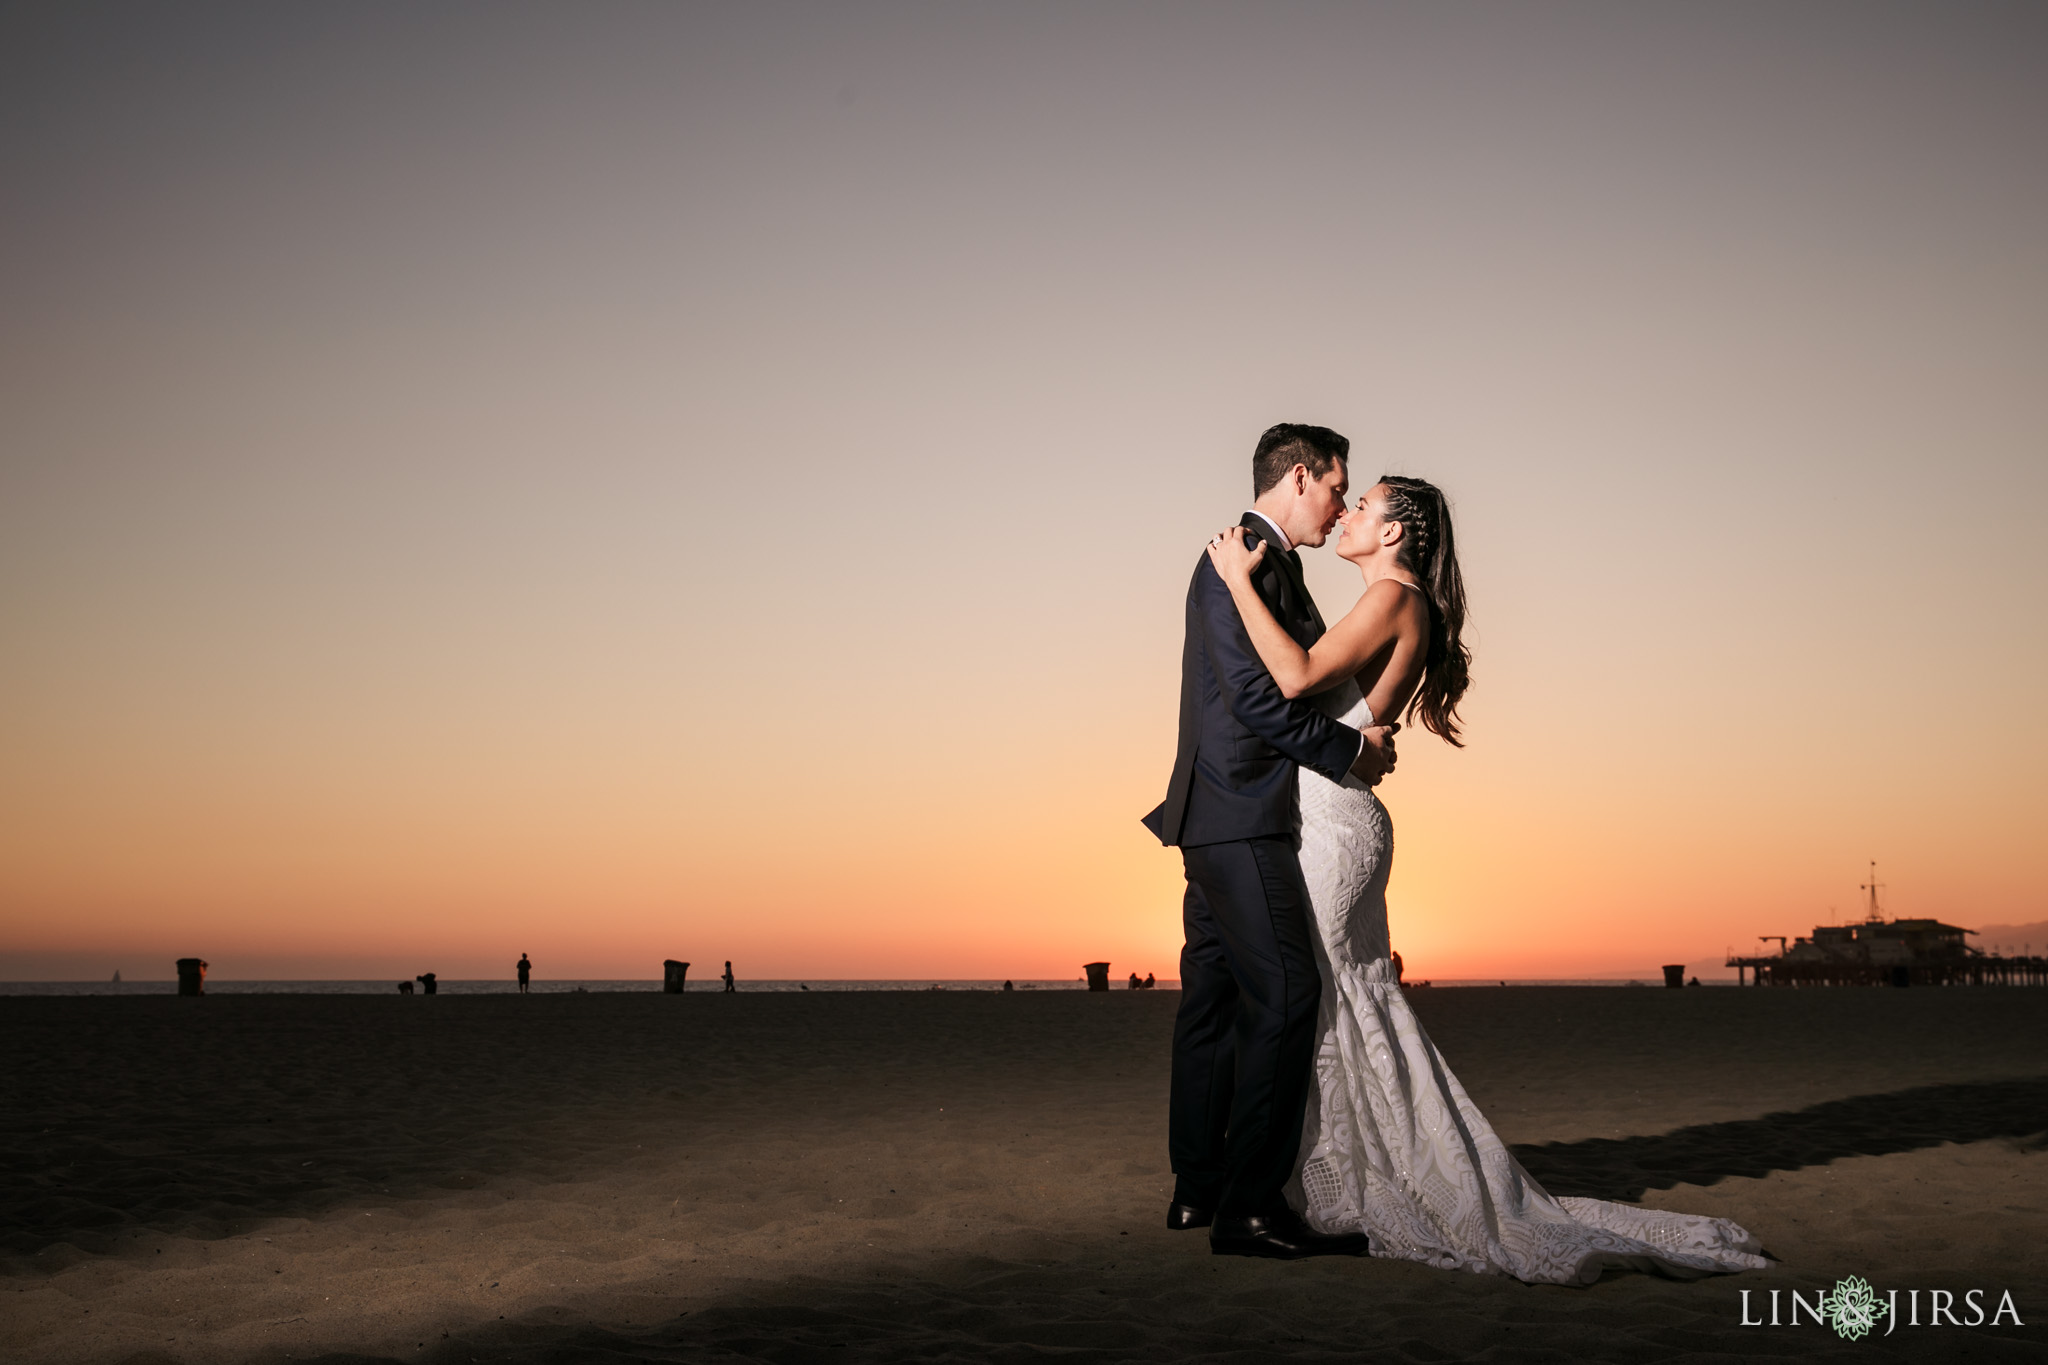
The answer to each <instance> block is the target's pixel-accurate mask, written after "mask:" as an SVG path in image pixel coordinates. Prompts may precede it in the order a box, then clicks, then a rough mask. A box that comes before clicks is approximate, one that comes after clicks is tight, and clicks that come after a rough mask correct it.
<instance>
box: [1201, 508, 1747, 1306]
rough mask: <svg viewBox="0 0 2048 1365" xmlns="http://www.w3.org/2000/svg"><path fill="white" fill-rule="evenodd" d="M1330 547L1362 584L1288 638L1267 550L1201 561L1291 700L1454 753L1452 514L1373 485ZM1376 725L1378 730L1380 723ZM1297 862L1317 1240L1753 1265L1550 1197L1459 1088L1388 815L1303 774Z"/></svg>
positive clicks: (1583, 1261) (1542, 1275) (1530, 1266)
mask: <svg viewBox="0 0 2048 1365" xmlns="http://www.w3.org/2000/svg"><path fill="white" fill-rule="evenodd" d="M1339 524H1340V525H1341V526H1342V527H1343V534H1342V536H1341V538H1340V539H1339V540H1338V542H1337V554H1338V555H1339V556H1340V557H1341V558H1344V559H1348V560H1350V561H1351V562H1352V563H1354V564H1356V565H1357V566H1358V567H1359V570H1360V572H1361V573H1363V575H1364V577H1365V592H1364V593H1363V594H1362V595H1361V596H1360V597H1359V599H1358V603H1357V605H1356V606H1354V607H1352V609H1351V611H1350V613H1349V614H1348V615H1346V616H1345V617H1344V619H1343V620H1341V621H1339V622H1337V624H1336V625H1334V626H1332V627H1331V628H1330V630H1329V632H1328V633H1327V634H1325V635H1324V636H1323V637H1322V638H1321V639H1319V640H1317V641H1316V643H1315V646H1314V647H1313V648H1312V649H1307V650H1304V649H1303V648H1302V647H1301V646H1300V645H1299V644H1297V643H1296V642H1295V640H1294V639H1293V637H1291V636H1290V635H1288V634H1287V632H1286V631H1285V630H1284V629H1282V628H1281V625H1280V623H1279V622H1278V621H1276V620H1275V619H1274V618H1273V614H1272V612H1271V611H1269V610H1268V609H1267V607H1266V604H1265V602H1264V601H1263V600H1262V599H1261V598H1260V596H1259V594H1258V592H1257V591H1256V590H1255V589H1254V588H1253V586H1252V578H1251V575H1252V570H1253V569H1254V568H1255V567H1256V566H1257V565H1258V563H1259V561H1260V560H1261V559H1262V558H1263V557H1264V556H1265V553H1266V547H1265V545H1264V544H1260V545H1258V546H1257V547H1256V548H1253V549H1247V548H1246V545H1245V540H1244V533H1243V531H1242V530H1241V529H1240V528H1238V527H1235V526H1233V527H1230V528H1229V529H1227V530H1225V531H1224V532H1223V533H1222V534H1221V535H1220V536H1219V537H1217V539H1215V540H1213V541H1211V542H1210V544H1209V557H1210V559H1211V560H1212V561H1213V562H1214V563H1215V566H1216V571H1217V573H1218V574H1219V575H1220V576H1221V577H1222V579H1223V581H1224V583H1225V584H1227V585H1228V586H1229V588H1230V594H1231V597H1232V599H1233V600H1234V601H1235V602H1236V603H1237V609H1238V613H1239V614H1240V616H1242V617H1243V620H1244V624H1245V629H1246V630H1247V631H1248V632H1249V634H1250V636H1251V641H1252V644H1253V645H1254V647H1256V648H1257V650H1258V652H1259V658H1260V659H1261V660H1262V661H1263V662H1264V663H1265V665H1266V668H1267V671H1269V672H1270V673H1271V674H1272V675H1273V680H1274V681H1275V682H1276V683H1278V684H1279V686H1280V690H1281V691H1282V692H1283V693H1285V694H1286V695H1287V696H1288V697H1290V698H1293V697H1303V696H1307V697H1312V698H1314V701H1315V704H1316V705H1318V706H1320V707H1321V708H1322V709H1323V710H1324V711H1325V712H1326V713H1328V714H1329V715H1330V716H1331V717H1332V718H1334V719H1335V720H1337V721H1338V722H1340V723H1342V724H1345V725H1354V726H1357V725H1368V724H1371V723H1373V721H1374V719H1375V718H1388V717H1394V716H1398V715H1401V714H1402V712H1403V710H1404V709H1405V710H1406V713H1407V715H1408V716H1409V717H1410V718H1415V717H1418V716H1419V717H1420V719H1421V721H1422V724H1423V725H1424V726H1426V727H1427V728H1428V729H1429V730H1431V731H1433V732H1434V733H1435V734H1437V735H1438V736H1440V737H1442V738H1443V739H1444V740H1446V741H1448V742H1449V743H1451V744H1454V745H1460V746H1461V747H1462V743H1461V741H1460V740H1459V738H1458V703H1459V701H1460V700H1461V699H1462V698H1463V696H1464V694H1465V688H1466V684H1467V681H1468V665H1469V661H1470V657H1471V655H1470V651H1469V650H1467V649H1466V647H1465V645H1464V644H1463V643H1462V642H1461V641H1460V639H1459V634H1460V632H1461V630H1462V629H1463V627H1464V623H1465V586H1464V580H1463V577H1462V576H1461V575H1460V573H1459V571H1458V557H1457V551H1456V547H1455V545H1454V543H1453V540H1452V534H1451V518H1450V509H1449V507H1448V506H1447V504H1446V503H1445V501H1444V496H1443V494H1442V493H1441V492H1439V491H1438V490H1437V489H1436V487H1435V486H1434V485H1432V484H1429V483H1425V482H1423V481H1422V480H1421V479H1408V478H1397V477H1392V476H1389V477H1386V478H1383V479H1381V480H1380V481H1379V482H1378V483H1377V484H1375V485H1373V487H1372V488H1370V489H1368V490H1367V491H1366V493H1365V496H1364V497H1362V498H1361V499H1359V504H1358V506H1356V507H1355V508H1352V509H1351V510H1349V511H1347V512H1345V513H1344V514H1343V516H1342V517H1340V518H1339ZM1382 723H1383V722H1382ZM1299 781H1300V788H1299V795H1300V803H1301V870H1302V874H1303V876H1304V877H1306V879H1307V881H1308V888H1309V895H1310V900H1311V903H1312V904H1313V906H1314V909H1315V919H1316V928H1317V930H1318V937H1319V939H1320V944H1319V948H1318V951H1317V954H1316V958H1317V965H1318V967H1319V969H1320V971H1321V974H1322V979H1323V992H1322V1008H1321V1018H1320V1020H1319V1021H1318V1035H1317V1036H1318V1042H1317V1046H1316V1060H1315V1069H1316V1076H1315V1080H1316V1083H1315V1085H1314V1087H1313V1088H1312V1089H1311V1091H1310V1095H1309V1101H1308V1114H1307V1119H1306V1122H1305V1123H1304V1125H1303V1129H1302V1156H1301V1164H1300V1166H1299V1168H1298V1170H1297V1172H1296V1175H1295V1178H1294V1180H1292V1181H1291V1182H1290V1183H1289V1186H1288V1192H1287V1193H1288V1199H1289V1201H1290V1202H1291V1203H1292V1204H1294V1205H1295V1207H1296V1208H1298V1209H1299V1210H1300V1211H1301V1213H1302V1215H1303V1217H1304V1218H1306V1220H1307V1221H1308V1223H1309V1224H1310V1225H1311V1226H1312V1227H1314V1228H1316V1229H1317V1230H1318V1231H1321V1232H1326V1233H1338V1232H1363V1233H1365V1234H1366V1235H1367V1236H1368V1237H1369V1238H1370V1239H1371V1243H1372V1254H1373V1255H1375V1256H1396V1257H1401V1258H1404V1259H1406V1260H1411V1261H1422V1262H1425V1263H1427V1264H1429V1265H1433V1266H1438V1267H1441V1268H1443V1269H1446V1270H1470V1271H1478V1272H1482V1273H1493V1274H1506V1275H1513V1276H1515V1277H1516V1278H1518V1279H1522V1280H1527V1281H1532V1282H1541V1283H1548V1284H1585V1283H1590V1282H1592V1281H1593V1280H1596V1279H1598V1278H1599V1276H1600V1274H1601V1272H1602V1271H1603V1270H1605V1269H1608V1268H1610V1267H1629V1268H1635V1269H1642V1270H1654V1271H1657V1272H1660V1273H1663V1274H1667V1275H1679V1276H1692V1275H1702V1274H1710V1273H1713V1272H1716V1271H1731V1270H1750V1269H1758V1268H1761V1267H1762V1266H1764V1265H1765V1264H1766V1262H1765V1260H1764V1258H1763V1257H1762V1256H1760V1255H1758V1254H1757V1252H1758V1250H1759V1247H1758V1245H1757V1242H1756V1239H1755V1238H1753V1237H1751V1236H1750V1234H1749V1233H1748V1232H1746V1231H1744V1230H1743V1229H1742V1228H1740V1227H1738V1226H1736V1225H1735V1224H1734V1223H1731V1222H1728V1221H1727V1220H1725V1219H1720V1218H1701V1217H1692V1216H1689V1215H1685V1214H1677V1213H1662V1212H1658V1211H1656V1210H1653V1209H1643V1208H1638V1207H1636V1206H1634V1205H1630V1204H1616V1203H1611V1202H1609V1201H1607V1200H1604V1199H1576V1198H1553V1197H1552V1196H1551V1195H1549V1194H1547V1193H1545V1192H1544V1190H1543V1187H1542V1186H1540V1185H1538V1184H1537V1183H1536V1182H1535V1180H1533V1179H1531V1178H1530V1176H1529V1173H1528V1172H1526V1171H1524V1170H1523V1169H1522V1167H1521V1165H1520V1164H1519V1163H1518V1162H1517V1161H1516V1160H1515V1159H1514V1157H1513V1156H1511V1155H1510V1154H1509V1152H1508V1149H1507V1147H1506V1145H1505V1144H1503V1143H1502V1142H1501V1140H1500V1139H1499V1137H1497V1136H1495V1134H1494V1131H1493V1127H1492V1125H1490V1124H1489V1123H1487V1121H1486V1116H1485V1115H1483V1114H1481V1113H1480V1112H1479V1110H1478V1108H1477V1107H1476V1106H1475V1105H1474V1104H1473V1103H1472V1101H1471V1099H1470V1098H1469V1097H1467V1096H1466V1094H1465V1089H1464V1087H1463V1086H1461V1085H1459V1084H1458V1079H1457V1077H1455V1076H1453V1075H1452V1074H1451V1070H1450V1068H1449V1067H1448V1066H1447V1065H1446V1064H1445V1063H1444V1059H1443V1057H1442V1055H1441V1054H1439V1053H1438V1052H1437V1050H1436V1047H1435V1045H1434V1044H1432V1043H1431V1042H1430V1041H1429V1036H1428V1035H1427V1034H1426V1033H1424V1032H1423V1030H1422V1023H1421V1021H1420V1020H1418V1019H1417V1018H1416V1017H1415V1013H1414V1011H1413V1010H1411V1009H1410V1008H1409V1006H1408V1002H1407V1001H1406V1000H1405V999H1404V998H1403V997H1402V993H1401V987H1400V981H1399V977H1398V974H1397V973H1396V971H1395V969H1394V967H1393V965H1392V964H1391V962H1390V961H1389V956H1390V952H1391V947H1390V944H1389V942H1388V937H1387V872H1388V868H1389V865H1390V864H1391V862H1392V859H1393V851H1394V836H1393V826H1392V824H1391V823H1390V822H1389V821H1388V819H1387V811H1386V807H1384V806H1382V805H1381V804H1380V802H1379V798H1378V797H1377V796H1375V795H1374V794H1373V792H1372V789H1371V788H1370V787H1367V786H1365V785H1364V784H1363V783H1361V782H1359V781H1358V779H1357V778H1355V777H1351V778H1347V779H1346V780H1345V782H1344V784H1343V785H1342V786H1339V785H1337V784H1335V783H1333V782H1331V781H1330V780H1329V779H1328V778H1326V777H1323V776H1321V775H1320V774H1318V773H1315V772H1313V771H1311V770H1310V769H1308V768H1306V767H1304V768H1302V769H1301V770H1300V776H1299Z"/></svg>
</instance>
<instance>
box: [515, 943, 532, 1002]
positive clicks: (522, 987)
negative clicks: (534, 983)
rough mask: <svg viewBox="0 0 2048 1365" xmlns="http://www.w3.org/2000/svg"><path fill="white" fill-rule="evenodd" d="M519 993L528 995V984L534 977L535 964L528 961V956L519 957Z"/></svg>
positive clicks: (522, 954)
mask: <svg viewBox="0 0 2048 1365" xmlns="http://www.w3.org/2000/svg"><path fill="white" fill-rule="evenodd" d="M518 972H519V993H520V994H521V995H524V994H526V983H527V982H528V981H530V980H531V979H532V977H533V964H532V963H531V962H528V961H527V960H526V954H525V953H521V954H520V955H519V967H518Z"/></svg>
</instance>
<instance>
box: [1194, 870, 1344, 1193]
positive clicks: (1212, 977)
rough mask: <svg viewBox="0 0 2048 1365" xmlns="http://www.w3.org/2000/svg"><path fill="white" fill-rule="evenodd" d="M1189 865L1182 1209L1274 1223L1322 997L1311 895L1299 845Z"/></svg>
mask: <svg viewBox="0 0 2048 1365" xmlns="http://www.w3.org/2000/svg"><path fill="white" fill-rule="evenodd" d="M1181 860H1182V863H1183V865H1184V867H1185V869H1186V871H1187V880H1188V889H1187V896H1186V898H1185V899H1184V900H1183V902H1182V909H1181V916H1182V922H1183V925H1184V928H1185V930H1186V934H1187V941H1186V944H1185V946H1184V947H1182V949H1181V954H1180V990H1181V996H1180V1013H1179V1014H1178V1015H1177V1016H1176V1017H1175V1019H1174V1023H1173V1089H1172V1098H1171V1100H1170V1101H1169V1112H1168V1119H1167V1150H1168V1153H1169V1155H1170V1156H1171V1158H1172V1161H1173V1175H1174V1198H1175V1199H1176V1200H1178V1201H1179V1202H1181V1203H1184V1204H1193V1205H1195V1206H1197V1207H1200V1208H1207V1209H1214V1210H1215V1211H1216V1212H1217V1213H1218V1214H1221V1215H1223V1216H1226V1217H1238V1218H1241V1217H1251V1216H1255V1215H1260V1214H1270V1213H1277V1212H1279V1211H1280V1210H1281V1209H1283V1208H1285V1207H1286V1200H1285V1197H1284V1196H1283V1195H1282V1193H1281V1190H1282V1188H1283V1187H1284V1186H1285V1185H1286V1183H1287V1178H1288V1176H1289V1175H1290V1174H1292V1172H1293V1170H1294V1163H1295V1160H1296V1158H1297V1157H1298V1156H1299V1155H1300V1147H1301V1126H1302V1121H1303V1115H1304V1113H1305V1108H1306V1105H1307V1103H1308V1092H1309V1087H1310V1085H1311V1084H1312V1083H1313V1077H1312V1075H1311V1072H1312V1071H1313V1069H1314V1066H1315V1045H1316V1023H1317V1014H1316V1011H1317V1007H1318V1005H1319V1004H1320V1002H1321V999H1322V980H1321V978H1320V977H1319V976H1318V974H1317V972H1316V960H1315V947H1314V934H1315V927H1314V923H1313V919H1312V912H1311V909H1310V906H1309V898H1308V886H1307V884H1306V883H1305V882H1304V881H1303V880H1302V875H1301V862H1300V859H1299V858H1297V857H1296V856H1295V849H1294V841H1293V840H1292V839H1291V838H1284V837H1274V838H1263V839H1244V840H1238V841H1236V842H1232V843H1222V844H1201V845H1197V846H1196V847H1193V848H1184V849H1182V850H1181Z"/></svg>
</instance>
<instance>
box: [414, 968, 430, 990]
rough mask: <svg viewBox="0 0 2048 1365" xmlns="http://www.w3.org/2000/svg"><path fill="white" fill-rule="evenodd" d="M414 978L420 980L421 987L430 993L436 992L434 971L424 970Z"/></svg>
mask: <svg viewBox="0 0 2048 1365" xmlns="http://www.w3.org/2000/svg"><path fill="white" fill-rule="evenodd" d="M413 980H415V981H417V982H419V983H420V987H421V989H423V990H424V991H426V993H427V994H428V995H432V994H433V993H434V974H433V973H432V972H422V973H421V974H420V975H418V976H416V977H414V978H413Z"/></svg>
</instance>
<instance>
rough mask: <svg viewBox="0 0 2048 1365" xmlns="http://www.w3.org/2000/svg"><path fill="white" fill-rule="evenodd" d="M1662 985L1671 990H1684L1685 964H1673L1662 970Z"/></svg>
mask: <svg viewBox="0 0 2048 1365" xmlns="http://www.w3.org/2000/svg"><path fill="white" fill-rule="evenodd" d="M1664 984H1665V985H1667V986H1669V987H1671V988H1672V989H1673V990H1684V989H1685V964H1684V963H1683V962H1674V963H1671V964H1669V965H1667V966H1666V967H1665V968H1664Z"/></svg>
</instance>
